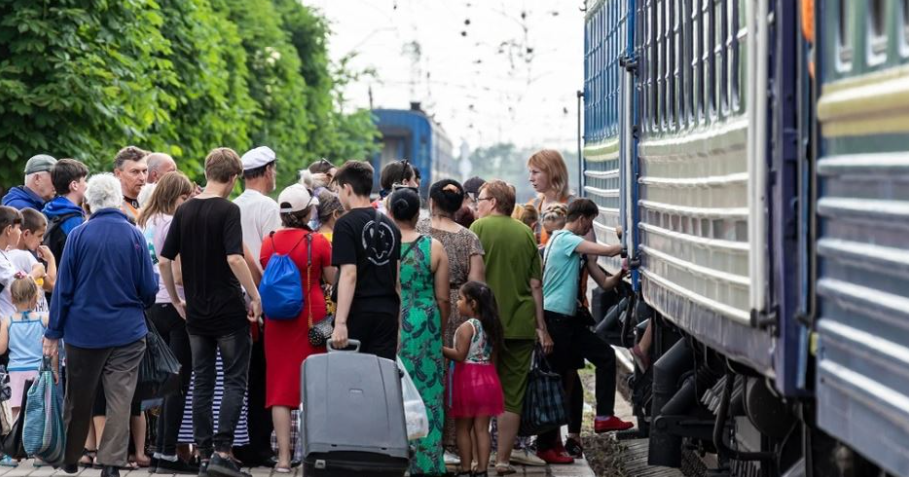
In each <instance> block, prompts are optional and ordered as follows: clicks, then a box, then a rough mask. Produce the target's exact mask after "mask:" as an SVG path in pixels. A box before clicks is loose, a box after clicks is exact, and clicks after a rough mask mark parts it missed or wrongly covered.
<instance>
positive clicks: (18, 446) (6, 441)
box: [2, 379, 35, 459]
mask: <svg viewBox="0 0 909 477" xmlns="http://www.w3.org/2000/svg"><path fill="white" fill-rule="evenodd" d="M34 382H35V381H34V380H33V379H29V380H28V381H26V382H25V387H24V388H23V389H22V402H21V403H19V410H20V411H21V412H19V416H18V417H16V422H14V423H13V429H12V430H11V431H10V433H9V434H7V435H5V436H3V445H2V450H3V453H4V454H5V455H8V456H10V457H11V458H13V459H26V458H28V456H27V455H26V454H25V447H23V445H22V431H23V430H24V428H25V404H26V403H27V402H28V390H29V388H31V387H32V384H34Z"/></svg>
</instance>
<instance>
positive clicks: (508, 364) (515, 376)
mask: <svg viewBox="0 0 909 477" xmlns="http://www.w3.org/2000/svg"><path fill="white" fill-rule="evenodd" d="M535 344H536V340H505V349H503V350H502V352H501V353H499V359H498V362H497V363H496V369H497V371H498V372H499V381H501V383H502V393H503V394H504V395H505V411H507V412H512V413H515V414H521V408H522V407H523V404H524V393H525V392H526V391H527V375H528V373H529V372H530V360H531V358H532V357H533V347H534V345H535Z"/></svg>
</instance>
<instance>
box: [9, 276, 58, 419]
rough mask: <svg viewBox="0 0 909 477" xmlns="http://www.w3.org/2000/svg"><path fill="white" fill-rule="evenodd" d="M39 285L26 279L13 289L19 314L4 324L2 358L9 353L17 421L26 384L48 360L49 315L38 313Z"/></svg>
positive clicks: (28, 277) (11, 287)
mask: <svg viewBox="0 0 909 477" xmlns="http://www.w3.org/2000/svg"><path fill="white" fill-rule="evenodd" d="M38 293H39V291H38V285H37V284H36V283H35V280H34V279H33V278H32V277H30V276H28V275H24V276H22V277H21V278H17V279H16V281H14V282H13V284H12V285H11V286H10V295H11V296H12V299H13V305H14V306H15V307H16V312H15V313H13V314H12V316H9V317H7V318H5V319H3V321H2V323H0V354H3V353H6V351H7V350H9V380H10V388H11V389H12V391H13V393H12V397H10V405H11V409H12V412H13V420H15V419H16V416H17V415H19V405H20V404H21V403H22V392H23V388H24V387H25V382H26V381H27V380H29V379H35V378H36V377H37V376H38V370H39V369H40V368H41V363H42V361H43V359H44V351H43V348H42V340H43V338H44V332H45V330H47V320H48V316H47V313H38V312H35V311H34V310H35V307H37V306H38Z"/></svg>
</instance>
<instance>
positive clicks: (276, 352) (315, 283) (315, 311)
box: [259, 229, 331, 409]
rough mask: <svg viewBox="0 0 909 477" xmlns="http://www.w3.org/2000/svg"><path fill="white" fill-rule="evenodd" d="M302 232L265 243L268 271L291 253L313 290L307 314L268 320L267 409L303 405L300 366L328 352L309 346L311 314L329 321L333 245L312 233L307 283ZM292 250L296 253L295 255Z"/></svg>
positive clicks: (283, 234) (264, 263) (283, 232)
mask: <svg viewBox="0 0 909 477" xmlns="http://www.w3.org/2000/svg"><path fill="white" fill-rule="evenodd" d="M310 233H312V232H310V231H308V230H302V229H283V230H279V231H277V232H275V234H274V235H273V236H271V237H265V240H264V241H263V242H262V252H261V255H260V259H259V261H260V262H261V264H262V269H263V270H264V269H265V267H266V266H268V260H269V259H270V258H271V257H272V255H274V254H275V253H280V254H287V253H288V252H290V258H291V260H293V261H294V263H295V264H296V265H297V268H298V269H299V270H300V281H301V282H302V283H303V286H304V287H306V288H308V289H309V292H308V293H307V295H306V300H305V302H304V305H303V311H302V312H301V313H300V316H298V317H297V318H296V319H294V320H281V321H275V320H269V319H268V317H265V406H266V407H272V406H283V407H289V408H293V409H295V408H296V407H297V406H299V405H300V365H301V364H303V360H305V359H306V358H307V357H308V356H309V355H311V354H315V353H324V352H325V347H319V348H316V347H314V346H312V345H310V344H309V313H310V312H311V313H312V322H313V323H318V322H319V320H321V319H322V318H325V295H324V293H323V292H322V269H323V268H325V267H329V266H331V243H329V241H328V240H327V239H326V238H325V237H323V236H322V235H320V234H317V233H312V262H311V271H310V274H311V275H310V277H311V279H310V283H309V284H308V285H307V283H306V282H307V280H306V247H307V241H306V235H307V234H310ZM291 250H293V251H292V252H291Z"/></svg>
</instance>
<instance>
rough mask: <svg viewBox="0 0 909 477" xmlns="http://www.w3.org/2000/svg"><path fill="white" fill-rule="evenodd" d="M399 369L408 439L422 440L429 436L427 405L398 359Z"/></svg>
mask: <svg viewBox="0 0 909 477" xmlns="http://www.w3.org/2000/svg"><path fill="white" fill-rule="evenodd" d="M398 369H400V370H401V373H402V374H403V377H402V378H401V391H402V394H403V395H404V420H405V421H406V424H407V439H408V440H411V441H412V440H414V439H422V438H424V437H426V436H428V435H429V418H428V417H427V416H426V405H425V404H423V398H422V397H420V392H419V391H417V386H416V385H415V384H414V383H413V379H411V378H410V374H409V373H408V372H407V368H405V367H404V363H402V362H401V358H398Z"/></svg>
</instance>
